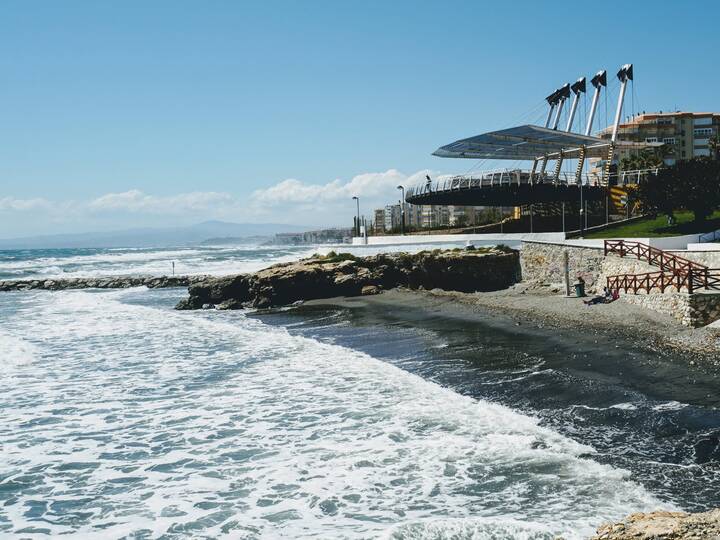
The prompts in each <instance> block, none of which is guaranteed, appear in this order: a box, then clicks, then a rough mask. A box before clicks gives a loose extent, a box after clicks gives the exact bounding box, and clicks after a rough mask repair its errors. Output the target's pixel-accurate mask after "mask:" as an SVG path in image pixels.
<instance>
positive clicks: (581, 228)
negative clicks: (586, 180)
mask: <svg viewBox="0 0 720 540" xmlns="http://www.w3.org/2000/svg"><path fill="white" fill-rule="evenodd" d="M583 205H584V202H583V185H582V182H580V238H583V237H584V236H585V227H583Z"/></svg>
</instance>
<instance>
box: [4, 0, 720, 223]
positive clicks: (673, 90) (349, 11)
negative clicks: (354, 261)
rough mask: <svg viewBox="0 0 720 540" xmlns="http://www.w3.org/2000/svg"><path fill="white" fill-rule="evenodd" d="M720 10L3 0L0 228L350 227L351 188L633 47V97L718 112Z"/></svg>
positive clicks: (436, 170) (374, 195) (410, 175)
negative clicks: (214, 223) (207, 223)
mask: <svg viewBox="0 0 720 540" xmlns="http://www.w3.org/2000/svg"><path fill="white" fill-rule="evenodd" d="M718 20H720V3H718V2H717V1H697V2H686V3H683V4H681V3H669V2H657V1H656V2H644V1H641V2H632V3H626V2H604V3H603V4H602V6H600V5H599V4H597V3H584V4H581V5H578V6H577V7H575V8H573V6H572V5H571V4H566V5H560V6H558V5H552V6H551V5H545V4H544V3H541V2H520V1H515V2H497V3H492V4H490V3H485V2H461V1H458V2H453V3H451V4H447V3H441V2H436V3H429V2H427V3H426V2H422V3H421V2H400V1H397V2H354V3H350V2H338V1H333V2H319V1H317V2H316V1H307V2H290V1H288V2H273V1H265V2H240V1H219V0H214V1H213V0H211V1H199V0H197V1H194V2H189V1H182V0H172V1H162V0H155V1H152V2H147V1H142V2H140V1H132V0H124V1H123V2H109V1H99V0H96V1H90V0H88V1H73V0H65V1H62V2H47V1H33V0H5V1H4V2H3V3H2V17H0V237H14V236H21V235H25V234H40V233H52V232H78V231H89V230H108V229H117V228H125V227H130V226H141V225H142V226H144V225H151V226H162V225H179V224H187V223H193V222H197V221H202V220H203V219H226V220H230V221H238V222H243V221H245V222H247V221H253V222H281V223H289V222H294V223H307V224H308V225H340V224H347V223H348V222H349V221H350V222H351V219H352V217H351V216H352V213H353V205H352V201H351V200H349V199H350V197H351V196H352V194H358V195H360V196H361V197H362V201H363V203H364V206H365V207H366V208H364V210H365V212H369V210H370V207H371V206H373V205H377V204H381V203H382V202H384V201H390V200H392V199H396V198H397V193H396V191H397V190H396V189H395V186H396V185H397V183H398V182H403V183H406V182H408V181H412V180H413V179H414V178H415V177H417V176H423V175H424V171H425V170H429V171H431V172H432V174H447V173H456V172H465V171H467V170H468V169H469V168H470V167H473V166H474V165H475V163H474V162H470V161H466V160H442V159H440V158H434V157H432V156H431V155H430V154H431V153H432V151H433V150H435V149H436V148H437V147H438V146H440V145H442V144H445V143H448V142H451V141H453V140H455V139H458V138H461V137H465V136H470V135H474V134H477V133H480V132H483V131H486V130H491V129H496V128H502V127H509V126H510V125H513V124H514V123H516V122H517V121H519V120H536V121H541V120H540V119H541V117H542V116H543V112H544V109H542V108H538V105H540V103H541V101H542V99H543V97H544V96H545V95H547V94H548V93H550V92H551V91H552V90H553V89H555V88H556V87H558V86H559V85H560V84H562V83H564V82H568V81H572V80H574V79H576V78H577V77H579V76H581V75H588V76H590V75H592V74H593V73H594V72H595V71H597V70H599V69H602V68H607V69H608V71H609V72H611V73H614V72H615V71H616V70H617V68H618V67H619V66H620V65H621V64H623V63H625V62H632V63H634V64H635V79H636V80H635V86H634V88H635V96H634V97H635V100H634V103H635V110H648V111H650V110H659V109H662V110H669V109H674V108H676V107H677V108H682V109H686V110H720V92H719V91H718V88H720V71H718V69H717V68H718V65H717V52H718V50H720V33H719V32H718V31H717V21H718ZM611 98H612V95H611V96H610V98H609V101H608V116H610V117H612V109H613V108H614V100H612V101H610V99H611ZM631 98H632V96H629V98H628V101H627V102H626V105H627V107H626V111H628V112H630V107H631V101H630V99H631ZM603 107H604V103H602V105H601V109H600V114H599V120H600V124H602V123H604V122H605V113H604V109H603ZM532 110H534V112H535V114H531V115H528V116H526V117H524V118H523V117H522V116H523V114H524V113H527V112H528V111H532Z"/></svg>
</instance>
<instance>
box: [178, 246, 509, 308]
mask: <svg viewBox="0 0 720 540" xmlns="http://www.w3.org/2000/svg"><path fill="white" fill-rule="evenodd" d="M519 277H520V276H519V260H518V253H517V251H514V250H511V249H509V248H503V249H501V248H492V249H465V250H460V249H455V250H446V251H441V250H435V251H423V252H420V253H416V254H407V253H392V254H379V255H374V256H370V257H354V256H352V255H349V254H340V255H336V254H334V253H331V254H330V255H328V256H324V257H323V256H315V257H311V258H309V259H304V260H301V261H298V262H295V263H285V264H277V265H274V266H271V267H269V268H266V269H265V270H261V271H259V272H256V273H254V274H241V275H237V276H228V277H223V278H208V279H206V280H204V281H201V282H199V283H195V284H193V285H191V286H190V287H189V289H188V292H189V297H188V298H187V299H185V300H182V301H181V302H180V303H179V304H178V305H177V306H176V308H177V309H200V308H203V307H211V306H215V307H217V308H219V309H238V308H242V307H256V308H265V307H271V306H283V305H289V304H292V303H294V302H297V301H299V300H312V299H318V298H331V297H335V296H359V295H362V294H365V295H367V294H377V293H378V292H380V291H381V290H382V289H391V288H394V287H398V286H404V287H409V288H413V289H418V288H425V289H433V288H440V289H445V290H450V291H462V292H473V291H494V290H498V289H504V288H506V287H509V286H510V285H512V284H514V283H516V282H517V281H518V279H519Z"/></svg>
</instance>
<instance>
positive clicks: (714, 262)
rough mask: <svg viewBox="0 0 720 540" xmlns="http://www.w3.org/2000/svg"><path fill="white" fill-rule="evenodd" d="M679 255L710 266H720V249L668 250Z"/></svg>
mask: <svg viewBox="0 0 720 540" xmlns="http://www.w3.org/2000/svg"><path fill="white" fill-rule="evenodd" d="M668 253H672V254H673V255H677V256H678V257H683V258H684V259H688V260H690V261H693V262H696V263H698V264H704V265H705V266H707V267H708V268H720V251H668Z"/></svg>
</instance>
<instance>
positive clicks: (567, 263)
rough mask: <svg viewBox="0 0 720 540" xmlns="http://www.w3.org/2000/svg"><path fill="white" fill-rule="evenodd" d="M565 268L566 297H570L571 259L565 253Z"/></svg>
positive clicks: (564, 252)
mask: <svg viewBox="0 0 720 540" xmlns="http://www.w3.org/2000/svg"><path fill="white" fill-rule="evenodd" d="M563 267H564V269H565V296H570V257H569V256H568V252H567V251H563Z"/></svg>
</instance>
